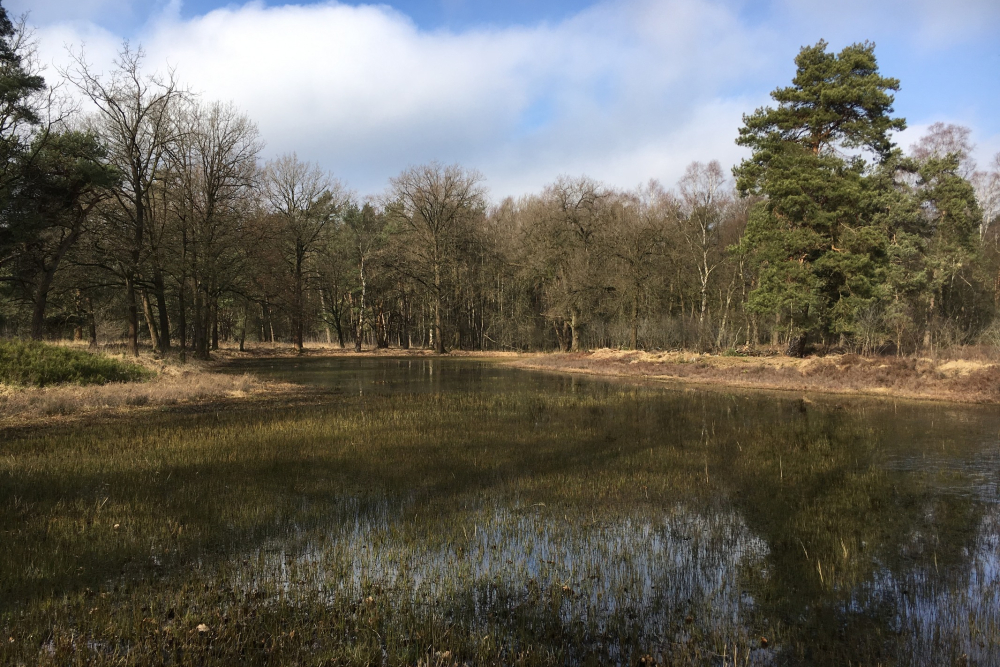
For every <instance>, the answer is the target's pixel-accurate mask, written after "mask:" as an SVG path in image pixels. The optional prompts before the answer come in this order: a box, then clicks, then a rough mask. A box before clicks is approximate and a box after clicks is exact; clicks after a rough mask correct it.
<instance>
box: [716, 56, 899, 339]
mask: <svg viewBox="0 0 1000 667" xmlns="http://www.w3.org/2000/svg"><path fill="white" fill-rule="evenodd" d="M795 63H796V65H797V72H796V75H795V78H794V79H793V81H792V85H791V86H789V87H786V88H779V89H777V90H775V91H774V92H773V93H771V97H772V98H773V99H774V100H775V101H776V102H777V103H778V106H777V108H771V107H765V108H761V109H758V110H757V111H755V112H754V113H753V114H751V115H748V116H744V119H743V121H744V127H742V128H741V129H740V136H739V139H737V143H738V144H739V145H741V146H747V147H749V148H751V149H752V150H753V154H752V156H751V157H750V158H749V159H747V160H744V161H743V162H742V163H741V164H740V165H739V166H738V167H737V168H736V169H735V170H734V173H735V175H736V178H737V188H738V189H739V191H740V192H741V194H744V195H746V194H753V195H757V196H761V197H762V199H761V202H760V203H759V204H758V205H756V206H755V208H754V209H753V211H752V212H751V216H750V221H749V224H748V227H747V233H746V236H745V237H744V239H743V241H742V242H741V244H740V247H739V250H740V251H741V252H742V253H744V255H745V256H746V257H747V258H748V260H749V261H750V264H751V266H754V267H755V269H756V276H757V280H756V284H755V286H754V288H753V290H752V292H751V294H750V298H749V304H748V305H749V308H750V309H751V310H753V311H755V312H757V313H759V314H769V315H771V316H774V317H775V326H776V327H777V326H782V327H787V330H788V333H789V339H788V340H789V346H788V350H789V353H790V354H794V355H801V354H803V353H804V351H805V346H806V343H807V341H808V338H809V336H810V335H828V334H850V333H852V332H853V328H854V325H855V323H856V320H857V317H856V316H857V313H858V312H859V311H860V310H862V309H864V308H866V307H868V306H870V304H871V303H873V301H875V300H876V299H877V298H878V296H879V294H878V293H879V290H880V288H881V286H882V284H883V283H884V270H885V267H886V264H887V261H886V251H887V244H888V236H887V230H886V228H885V227H884V226H882V225H879V224H877V221H878V218H879V213H880V211H881V210H882V208H883V207H884V205H885V202H884V201H883V199H884V196H885V194H886V192H885V188H886V187H887V181H886V179H885V178H879V177H878V172H879V170H880V167H881V166H882V165H883V164H884V163H885V162H886V161H888V160H889V159H890V158H891V157H892V156H893V144H892V141H891V137H890V133H891V132H892V131H894V130H902V129H904V128H905V126H906V124H905V121H904V120H903V119H900V118H893V117H892V116H891V113H892V111H893V109H892V103H893V94H892V93H893V92H894V91H896V90H898V89H899V81H898V80H897V79H891V78H886V77H883V76H881V75H880V74H879V71H878V65H877V63H876V60H875V54H874V45H873V44H870V43H864V44H854V45H852V46H849V47H847V48H845V49H843V50H842V51H841V52H840V53H839V54H832V53H828V52H827V44H826V42H823V41H820V42H819V43H818V44H816V45H815V46H810V47H804V48H803V49H802V50H801V51H800V53H799V55H798V57H796V59H795ZM888 187H891V179H890V180H889V181H888Z"/></svg>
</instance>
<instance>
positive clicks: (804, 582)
mask: <svg viewBox="0 0 1000 667" xmlns="http://www.w3.org/2000/svg"><path fill="white" fill-rule="evenodd" d="M249 369H250V367H248V366H239V367H236V368H235V369H234V370H236V371H238V372H242V371H244V370H249ZM252 369H253V370H255V371H257V372H259V373H261V374H263V375H266V376H273V377H278V378H283V379H288V378H292V379H297V380H299V381H303V382H309V383H313V384H318V385H322V386H324V387H326V389H327V390H328V394H327V396H326V398H325V399H324V401H323V402H322V404H321V405H314V406H308V407H297V408H288V407H283V408H281V409H275V410H272V411H267V410H264V411H261V410H259V409H257V408H255V409H254V411H250V410H243V411H241V410H233V409H229V410H228V411H226V412H205V413H202V414H179V413H176V412H173V413H170V412H165V413H163V414H161V415H159V416H157V417H153V418H145V419H144V420H143V421H142V422H141V423H135V422H132V423H126V422H117V423H112V424H104V425H97V426H91V427H88V428H85V429H76V430H62V431H60V430H56V429H45V430H40V431H35V432H29V433H16V432H9V433H6V434H3V436H2V438H3V439H2V441H0V504H2V508H3V509H2V513H0V542H2V545H3V546H2V548H0V630H2V634H0V640H2V641H0V664H4V665H7V664H12V665H17V664H23V665H39V664H40V665H47V664H48V665H68V664H93V665H105V664H106V665H112V664H113V665H133V664H135V665H146V664H157V665H159V664H167V665H174V664H196V665H231V664H248V665H292V664H306V665H321V664H322V665H327V664H329V665H340V664H343V665H355V664H357V665H361V664H377V665H415V664H421V663H422V664H428V665H445V664H462V663H468V664H470V665H473V664H475V665H492V664H523V665H541V664H546V665H547V664H555V665H568V664H622V665H634V664H681V665H683V664H697V665H733V664H737V665H747V664H749V665H847V664H852V665H875V664H883V665H885V664H900V665H951V664H956V665H965V664H969V665H974V664H975V665H986V664H1000V627H998V623H1000V544H998V539H1000V538H998V536H1000V511H998V509H1000V508H998V505H997V499H998V482H1000V473H998V470H1000V415H998V414H997V411H996V410H995V409H980V408H975V407H970V406H945V405H933V404H918V403H909V404H905V405H904V404H899V405H895V404H893V403H891V402H872V401H867V402H858V401H850V400H845V399H842V398H839V399H831V400H828V401H827V400H820V399H815V401H814V402H810V401H804V400H801V399H799V398H793V397H789V396H788V395H777V394H768V395H765V394H752V393H720V392H703V391H690V390H675V389H669V388H663V387H646V386H639V385H629V384H623V383H617V384H611V383H604V382H599V381H589V380H588V381H582V380H580V379H577V378H567V377H561V376H554V375H541V374H539V375H534V374H530V373H526V372H522V371H515V370H512V369H508V368H504V367H503V366H502V365H498V364H494V363H488V362H482V361H475V360H468V359H464V360H463V359H456V360H442V359H412V358H411V359H399V360H394V359H349V358H341V359H327V360H322V359H317V360H304V361H296V360H282V361H275V362H260V361H258V362H255V364H254V365H253V366H252Z"/></svg>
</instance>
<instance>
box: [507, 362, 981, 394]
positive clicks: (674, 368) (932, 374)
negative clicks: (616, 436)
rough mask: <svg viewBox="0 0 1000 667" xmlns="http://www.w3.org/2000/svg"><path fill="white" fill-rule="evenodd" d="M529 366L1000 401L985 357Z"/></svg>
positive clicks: (530, 365)
mask: <svg viewBox="0 0 1000 667" xmlns="http://www.w3.org/2000/svg"><path fill="white" fill-rule="evenodd" d="M513 365H514V366H517V367H520V368H526V369H532V370H546V371H561V372H568V373H584V374H591V375H607V376H619V377H635V378H645V379H649V380H659V381H678V382H690V383H698V384H711V385H722V386H730V387H741V388H749V389H778V390H794V391H807V392H813V391H815V392H823V393H843V394H867V395H874V396H893V397H898V398H916V399H928V400H939V401H954V402H961V403H1000V365H998V364H996V363H993V362H991V361H985V360H969V359H959V360H950V361H935V360H933V359H928V358H905V357H904V358H901V357H860V356H858V355H854V354H844V355H828V356H825V357H807V358H805V359H797V358H792V357H785V356H772V357H740V356H717V355H708V354H698V353H694V352H642V351H623V350H607V349H604V350H595V351H593V352H583V353H574V354H537V355H531V356H527V357H524V358H522V359H518V360H515V361H514V362H513Z"/></svg>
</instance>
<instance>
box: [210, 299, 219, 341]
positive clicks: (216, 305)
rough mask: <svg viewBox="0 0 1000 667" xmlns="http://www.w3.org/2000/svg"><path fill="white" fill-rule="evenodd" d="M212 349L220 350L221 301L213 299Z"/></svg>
mask: <svg viewBox="0 0 1000 667" xmlns="http://www.w3.org/2000/svg"><path fill="white" fill-rule="evenodd" d="M210 312H211V315H212V349H213V350H218V349H219V300H218V299H212V307H211V310H210Z"/></svg>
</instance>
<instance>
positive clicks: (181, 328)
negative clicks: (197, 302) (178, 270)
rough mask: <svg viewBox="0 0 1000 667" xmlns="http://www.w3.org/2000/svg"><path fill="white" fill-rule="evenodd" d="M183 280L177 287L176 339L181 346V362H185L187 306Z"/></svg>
mask: <svg viewBox="0 0 1000 667" xmlns="http://www.w3.org/2000/svg"><path fill="white" fill-rule="evenodd" d="M185 282H186V281H185V280H183V279H182V280H181V281H180V284H179V285H178V286H177V339H178V343H179V344H180V346H181V361H186V360H187V305H186V304H185V302H184V286H185Z"/></svg>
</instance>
